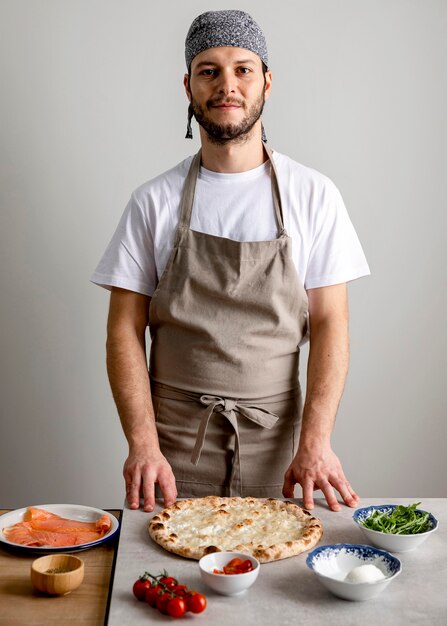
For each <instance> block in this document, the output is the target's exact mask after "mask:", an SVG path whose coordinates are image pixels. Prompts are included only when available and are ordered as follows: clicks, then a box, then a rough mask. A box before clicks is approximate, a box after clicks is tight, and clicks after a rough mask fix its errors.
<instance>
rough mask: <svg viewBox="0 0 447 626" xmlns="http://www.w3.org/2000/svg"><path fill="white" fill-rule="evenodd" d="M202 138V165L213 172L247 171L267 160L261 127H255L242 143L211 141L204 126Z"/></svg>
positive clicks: (201, 132) (201, 131) (201, 133)
mask: <svg viewBox="0 0 447 626" xmlns="http://www.w3.org/2000/svg"><path fill="white" fill-rule="evenodd" d="M259 126H260V125H259ZM200 138H201V141H202V165H203V167H205V168H206V169H207V170H211V171H212V172H220V173H224V174H234V173H237V172H246V171H248V170H252V169H254V168H255V167H258V166H259V165H262V164H263V163H264V162H265V161H266V160H267V156H266V154H265V152H264V148H263V145H262V140H261V131H260V128H259V129H258V128H256V127H255V128H253V131H252V135H251V136H250V137H248V138H247V140H246V141H243V142H240V143H237V142H230V143H228V144H223V145H219V144H215V143H213V142H212V141H210V139H209V137H208V135H207V133H206V132H205V131H204V130H203V128H200Z"/></svg>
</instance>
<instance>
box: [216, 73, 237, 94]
mask: <svg viewBox="0 0 447 626" xmlns="http://www.w3.org/2000/svg"><path fill="white" fill-rule="evenodd" d="M219 79H220V80H219V84H218V88H219V92H220V93H223V94H225V95H228V94H230V93H234V92H235V90H236V77H235V76H234V74H233V72H221V74H220V76H219Z"/></svg>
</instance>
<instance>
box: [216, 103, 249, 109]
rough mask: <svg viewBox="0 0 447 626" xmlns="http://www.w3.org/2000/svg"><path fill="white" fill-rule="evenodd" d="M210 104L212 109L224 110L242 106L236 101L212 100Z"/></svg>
mask: <svg viewBox="0 0 447 626" xmlns="http://www.w3.org/2000/svg"><path fill="white" fill-rule="evenodd" d="M210 106H211V108H212V109H224V110H231V109H240V108H242V105H241V104H239V103H237V102H214V103H213V102H212V103H211V104H210Z"/></svg>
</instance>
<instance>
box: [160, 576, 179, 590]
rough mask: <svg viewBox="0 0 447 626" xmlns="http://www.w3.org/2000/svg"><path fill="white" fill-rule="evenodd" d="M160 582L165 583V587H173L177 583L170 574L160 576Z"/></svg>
mask: <svg viewBox="0 0 447 626" xmlns="http://www.w3.org/2000/svg"><path fill="white" fill-rule="evenodd" d="M160 582H161V583H162V584H163V585H166V587H168V588H171V587H175V585H176V584H177V581H176V579H175V578H173V577H172V576H163V577H162V578H160Z"/></svg>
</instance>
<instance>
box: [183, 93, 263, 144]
mask: <svg viewBox="0 0 447 626" xmlns="http://www.w3.org/2000/svg"><path fill="white" fill-rule="evenodd" d="M219 104H236V105H238V106H241V107H243V109H244V111H245V116H244V118H243V119H242V120H241V121H240V122H238V123H237V124H217V123H216V122H213V121H212V120H211V119H210V118H209V116H208V114H207V111H208V110H209V109H210V108H212V107H213V106H216V105H219ZM264 104H265V97H264V90H262V93H261V94H260V96H259V97H258V99H257V100H256V101H255V102H254V103H253V104H252V106H251V107H250V108H249V109H248V110H247V109H246V107H245V105H244V102H243V101H242V100H237V99H234V98H219V99H217V98H214V99H211V100H208V101H207V102H206V104H205V106H204V107H202V106H201V105H200V104H199V103H198V102H197V100H195V99H194V96H193V94H192V92H191V103H190V108H191V109H192V112H193V114H194V117H195V118H196V121H197V123H198V124H199V125H200V126H201V127H202V128H203V129H204V130H205V131H206V133H207V135H208V137H209V139H210V140H211V141H212V142H213V143H215V144H218V145H224V144H227V143H230V142H233V143H243V142H245V141H246V140H247V139H248V138H249V137H250V135H251V131H252V129H253V126H254V125H255V124H256V122H257V121H258V120H259V118H260V117H261V115H262V111H263V109H264Z"/></svg>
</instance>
